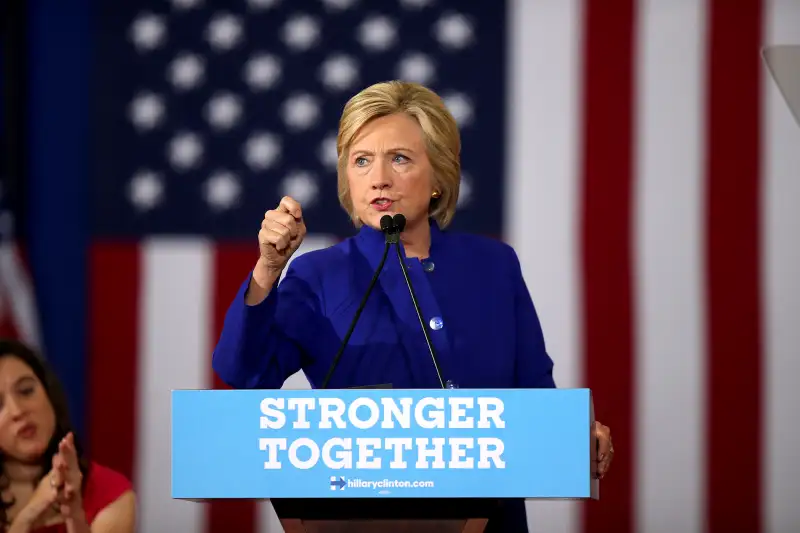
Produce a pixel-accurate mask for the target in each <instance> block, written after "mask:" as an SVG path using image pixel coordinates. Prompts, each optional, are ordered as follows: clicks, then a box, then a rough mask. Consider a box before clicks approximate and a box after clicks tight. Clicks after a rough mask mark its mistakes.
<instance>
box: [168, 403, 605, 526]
mask: <svg viewBox="0 0 800 533" xmlns="http://www.w3.org/2000/svg"><path fill="white" fill-rule="evenodd" d="M171 411H172V419H171V435H172V445H171V446H172V450H171V452H172V462H171V468H172V497H173V498H175V499H184V500H192V501H208V500H212V499H231V498H242V499H259V500H260V499H270V500H271V502H272V505H273V507H274V508H275V511H276V513H277V515H278V517H279V519H280V521H281V524H282V525H283V528H284V530H285V531H286V532H287V533H305V532H308V533H312V532H313V533H323V532H330V533H333V532H336V533H344V532H348V533H349V532H352V533H360V532H366V531H380V532H385V533H400V532H411V531H414V532H418V533H427V532H430V533H434V532H436V533H445V532H448V533H449V532H453V533H455V532H464V533H480V532H482V531H484V530H485V528H486V527H487V525H488V524H489V523H490V522H491V521H492V520H493V519H495V518H496V517H498V516H500V515H501V514H502V513H503V512H504V508H505V507H506V506H507V505H510V503H509V502H512V501H514V500H519V499H528V498H536V499H597V498H599V485H598V481H597V479H596V475H595V474H596V464H597V462H596V441H595V439H594V436H593V427H594V410H593V405H592V396H591V391H590V390H588V389H496V390H495V389H444V390H439V389H436V390H403V389H343V390H174V391H172V405H171Z"/></svg>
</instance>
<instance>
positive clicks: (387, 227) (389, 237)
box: [321, 215, 400, 389]
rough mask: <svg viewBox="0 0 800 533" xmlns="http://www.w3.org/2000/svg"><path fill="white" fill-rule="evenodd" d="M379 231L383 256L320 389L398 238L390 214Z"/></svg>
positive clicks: (326, 386) (329, 376)
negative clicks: (384, 241) (380, 232)
mask: <svg viewBox="0 0 800 533" xmlns="http://www.w3.org/2000/svg"><path fill="white" fill-rule="evenodd" d="M381 231H383V233H384V234H385V235H386V245H385V246H384V247H383V256H382V257H381V262H380V263H379V264H378V268H377V269H376V270H375V274H373V275H372V280H370V282H369V287H367V292H365V293H364V297H363V298H362V299H361V304H360V305H359V306H358V309H357V310H356V314H355V316H354V317H353V321H352V322H351V323H350V328H349V329H348V330H347V333H346V334H345V336H344V339H343V340H342V344H341V345H340V346H339V351H338V352H336V355H335V356H334V357H333V362H332V363H331V367H330V368H329V369H328V374H327V375H326V376H325V380H324V381H323V382H322V387H321V388H322V389H327V388H328V383H329V382H330V380H331V377H332V376H333V372H334V370H336V367H337V366H339V360H340V359H341V358H342V354H343V353H344V350H345V348H347V343H348V342H349V341H350V337H351V336H352V335H353V331H355V329H356V324H357V323H358V319H359V318H360V317H361V313H362V312H363V311H364V307H366V305H367V300H368V299H369V295H370V294H371V293H372V289H373V288H374V287H375V283H376V282H377V281H378V276H380V273H381V271H382V270H383V265H384V264H385V263H386V257H387V256H388V255H389V247H390V246H391V245H392V243H393V242H394V243H397V241H398V240H399V238H400V233H399V232H398V233H397V234H394V224H393V222H392V217H391V216H390V215H384V216H383V217H381Z"/></svg>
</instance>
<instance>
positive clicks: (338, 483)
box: [331, 476, 347, 490]
mask: <svg viewBox="0 0 800 533" xmlns="http://www.w3.org/2000/svg"><path fill="white" fill-rule="evenodd" d="M345 485H347V482H346V481H345V480H344V478H343V477H338V478H337V477H336V476H331V490H336V487H339V490H344V487H345Z"/></svg>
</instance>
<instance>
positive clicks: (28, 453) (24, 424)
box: [0, 355, 56, 463]
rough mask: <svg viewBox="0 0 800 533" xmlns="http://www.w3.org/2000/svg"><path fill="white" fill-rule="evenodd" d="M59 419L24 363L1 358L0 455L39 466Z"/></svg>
mask: <svg viewBox="0 0 800 533" xmlns="http://www.w3.org/2000/svg"><path fill="white" fill-rule="evenodd" d="M55 427H56V416H55V411H54V410H53V406H52V404H51V403H50V398H48V396H47V393H46V392H45V390H44V386H43V385H42V382H41V381H39V378H37V377H36V374H34V373H33V370H31V368H30V367H29V366H28V365H26V364H25V363H24V362H23V361H22V360H21V359H19V358H17V357H14V356H10V355H2V356H0V452H2V453H3V455H4V456H6V457H9V458H11V459H15V460H17V461H21V462H30V463H32V462H36V461H38V460H39V458H40V457H41V456H42V455H43V454H44V452H45V450H47V445H48V444H49V443H50V439H51V438H52V436H53V433H54V432H55Z"/></svg>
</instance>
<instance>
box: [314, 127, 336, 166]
mask: <svg viewBox="0 0 800 533" xmlns="http://www.w3.org/2000/svg"><path fill="white" fill-rule="evenodd" d="M318 155H319V160H320V161H321V162H322V164H323V165H324V166H325V167H327V168H329V169H332V170H333V169H335V168H336V164H337V163H338V162H339V158H338V156H337V155H336V132H334V133H329V134H328V135H327V136H325V138H324V139H323V140H322V143H320V145H319V152H318Z"/></svg>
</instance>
